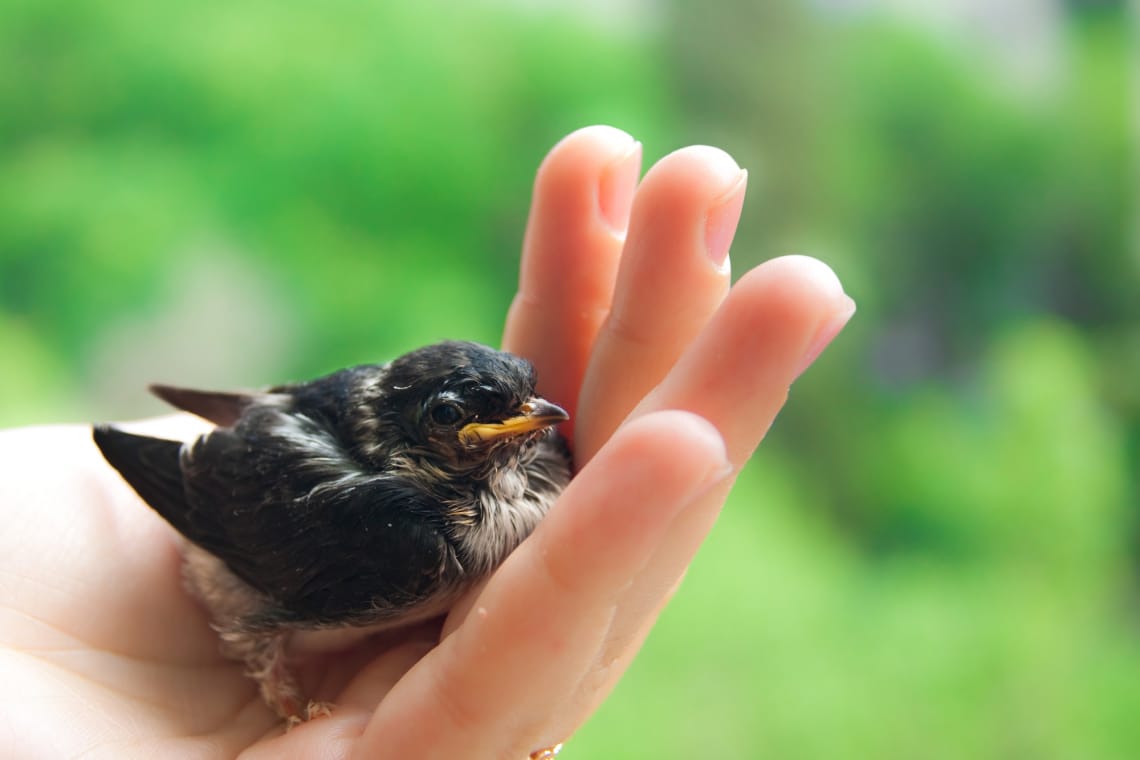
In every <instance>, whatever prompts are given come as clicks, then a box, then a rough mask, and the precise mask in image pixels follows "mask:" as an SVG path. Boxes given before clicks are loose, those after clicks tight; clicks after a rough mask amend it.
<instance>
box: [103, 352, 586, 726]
mask: <svg viewBox="0 0 1140 760" xmlns="http://www.w3.org/2000/svg"><path fill="white" fill-rule="evenodd" d="M150 390H151V392H152V393H154V394H155V395H156V396H158V397H159V398H160V399H162V400H164V401H166V402H167V403H169V404H171V405H172V406H174V407H177V408H179V409H182V410H184V411H187V412H191V413H193V414H195V415H197V416H199V417H202V418H204V419H206V420H208V421H210V422H212V423H214V427H213V428H212V429H210V430H209V431H208V432H206V433H204V434H202V435H200V436H198V437H197V438H195V439H193V440H191V441H189V442H182V441H173V440H166V439H161V438H154V437H150V436H144V435H137V434H133V433H130V432H127V431H125V430H122V429H120V428H118V427H116V426H114V425H109V424H97V425H94V426H93V428H92V431H93V433H92V435H93V439H94V442H95V444H96V445H97V447H98V448H99V450H100V451H101V452H102V455H103V457H104V458H105V459H106V461H107V462H108V463H109V464H110V465H111V466H112V467H113V468H114V469H115V470H117V471H118V473H119V474H120V475H121V476H122V478H123V479H124V480H125V481H126V483H127V484H128V485H129V486H131V487H132V488H133V489H134V490H135V492H137V494H138V495H139V496H140V497H141V498H142V500H143V501H144V502H146V504H148V505H149V506H150V507H151V508H152V509H153V510H154V511H155V512H157V513H158V514H159V515H160V516H161V517H162V518H163V519H164V520H165V521H166V522H167V523H169V524H170V526H171V527H173V528H174V530H175V531H177V532H178V533H179V534H181V538H182V540H181V541H180V544H181V547H182V576H183V580H184V585H185V587H186V588H187V590H188V591H189V592H190V594H191V595H192V596H194V597H195V598H196V599H198V600H199V602H200V603H201V604H202V605H203V606H204V607H205V608H206V610H207V611H208V613H209V616H210V620H211V625H212V627H213V628H214V630H215V631H216V632H217V633H218V636H219V639H220V649H221V652H222V654H223V655H224V656H226V657H228V658H230V659H232V660H237V661H240V662H242V663H244V665H245V669H246V673H247V675H249V676H250V677H251V678H252V679H253V680H254V681H255V682H256V683H257V685H258V687H259V691H260V693H261V696H262V698H263V699H264V701H265V702H266V704H267V705H268V706H269V707H270V708H271V709H272V710H274V711H275V712H276V713H277V714H278V715H279V716H280V717H282V718H284V719H286V721H287V722H288V724H289V725H295V724H296V723H299V722H302V721H305V720H308V719H310V718H313V717H317V716H318V715H322V714H327V713H328V711H329V710H330V709H331V705H328V704H327V703H323V702H319V701H316V700H310V699H307V698H306V695H305V694H304V692H303V690H302V688H301V686H300V684H299V682H298V679H297V677H296V675H295V673H296V670H297V667H298V665H299V664H301V663H303V655H299V654H297V652H295V651H294V650H295V649H298V648H299V647H298V646H297V645H298V642H301V641H304V642H305V646H304V649H305V651H310V652H311V651H321V650H322V649H325V648H327V649H336V648H343V646H344V645H345V644H344V642H346V641H354V640H356V639H362V638H365V637H367V636H369V635H372V634H374V633H376V632H379V631H385V630H391V629H395V628H398V627H401V626H409V625H413V624H415V623H418V622H423V621H425V620H430V619H432V618H436V617H439V616H442V615H443V614H445V613H446V612H447V611H448V610H449V609H450V608H451V606H453V605H454V603H455V602H456V600H457V599H458V597H459V596H460V595H462V594H463V592H464V591H466V590H468V589H470V588H471V587H472V586H473V585H474V584H475V583H477V582H478V581H479V580H480V579H482V578H484V577H486V576H487V575H488V574H489V573H490V572H491V571H493V570H494V569H495V568H496V567H497V566H498V565H499V564H500V563H501V562H502V561H503V560H504V559H505V558H506V557H507V555H509V554H510V553H511V551H513V550H514V549H515V547H517V546H518V545H519V544H520V543H521V542H522V541H523V540H524V539H525V538H526V537H527V536H528V535H529V534H530V533H531V532H532V531H533V530H534V528H535V527H536V526H537V525H538V523H539V521H540V520H541V519H542V518H543V516H544V515H545V514H546V512H547V511H548V510H549V509H550V507H551V505H552V504H553V503H554V501H555V499H556V498H557V497H558V495H559V493H561V491H562V489H563V488H564V487H565V486H566V484H567V483H568V482H569V480H570V477H571V468H570V453H569V448H568V445H567V443H566V441H565V439H564V438H563V437H562V436H561V435H560V434H559V433H558V432H557V428H556V426H557V425H558V424H559V423H561V422H564V421H565V420H567V419H568V418H569V416H568V414H567V413H566V411H565V410H564V409H563V408H562V407H561V406H558V405H557V404H555V403H553V402H551V401H548V400H546V399H544V398H542V397H540V396H539V395H538V394H537V392H536V372H535V368H534V366H533V365H532V364H531V363H530V362H529V361H527V360H525V359H523V358H521V357H518V356H515V355H513V354H510V353H507V352H504V351H499V350H496V349H493V348H489V347H487V346H484V345H481V344H478V343H472V342H465V341H444V342H441V343H435V344H432V345H429V346H425V347H423V348H419V349H416V350H414V351H411V352H409V353H406V354H404V355H403V356H400V357H399V358H396V359H394V360H392V361H391V362H388V363H385V364H363V365H359V366H354V367H349V368H347V369H342V370H340V371H337V372H334V373H332V374H329V375H326V376H323V377H320V378H317V379H315V380H311V381H308V382H300V383H293V384H287V385H279V386H274V387H270V388H268V389H265V390H261V391H253V392H218V391H201V390H192V389H188V388H182V387H177V386H172V385H151V386H150ZM346 632H347V633H348V634H349V635H348V636H346V635H345V634H346ZM299 657H301V658H302V660H301V661H299V660H298V658H299Z"/></svg>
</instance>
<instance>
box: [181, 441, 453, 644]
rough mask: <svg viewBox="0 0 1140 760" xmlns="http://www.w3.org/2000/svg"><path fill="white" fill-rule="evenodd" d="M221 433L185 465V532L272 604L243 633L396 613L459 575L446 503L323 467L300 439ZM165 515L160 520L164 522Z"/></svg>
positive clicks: (409, 485)
mask: <svg viewBox="0 0 1140 760" xmlns="http://www.w3.org/2000/svg"><path fill="white" fill-rule="evenodd" d="M252 430H253V428H249V429H247V428H245V427H244V425H243V426H239V428H238V430H237V431H234V430H229V429H217V430H215V431H213V432H211V433H209V434H207V435H205V436H203V437H202V438H200V439H199V440H198V441H197V442H196V443H195V444H194V446H193V448H191V449H190V450H189V452H188V453H187V455H186V456H185V457H184V458H183V473H184V480H185V484H186V494H187V502H188V505H189V509H187V511H186V513H185V518H184V519H183V520H182V522H181V524H179V523H178V522H175V521H174V520H172V519H170V518H169V517H168V518H167V519H168V520H170V522H171V524H172V525H174V526H175V527H176V528H178V529H179V530H180V531H181V532H182V533H183V535H185V536H186V537H187V538H188V539H190V540H191V541H193V542H194V543H196V544H198V545H200V546H201V547H202V548H204V549H206V550H207V551H209V552H211V553H212V554H214V555H216V556H217V557H219V558H221V559H222V560H223V561H224V562H225V563H226V565H227V566H228V567H229V568H230V569H231V570H232V571H233V572H234V573H235V574H236V575H237V576H238V577H240V578H241V579H242V580H244V581H246V582H247V583H249V584H250V585H251V586H253V587H254V588H256V589H257V590H259V591H261V592H262V593H264V594H267V595H268V596H270V597H272V598H273V599H274V600H275V601H276V602H277V606H276V607H275V609H274V610H272V611H267V612H265V613H264V615H265V617H264V618H263V619H260V620H247V621H245V624H246V625H247V627H257V626H259V625H264V626H266V627H269V626H272V625H274V624H279V623H282V622H290V621H309V622H311V621H318V620H327V621H330V622H331V621H338V622H344V621H346V620H347V619H348V618H350V617H352V616H353V615H364V614H365V613H367V615H371V616H373V617H375V615H376V612H377V610H387V611H391V612H392V614H398V613H399V612H401V611H403V610H404V609H406V608H407V607H408V606H410V605H412V604H414V603H415V602H416V601H417V600H419V599H421V598H422V597H423V596H424V595H425V594H426V593H427V592H428V591H429V590H431V589H432V587H433V584H435V583H438V582H439V581H440V580H441V576H443V575H446V574H447V573H452V574H454V573H455V572H456V571H457V569H458V563H457V561H456V560H455V552H454V550H452V549H451V546H450V544H449V542H448V540H447V536H446V533H445V525H446V523H445V520H444V512H443V507H442V506H441V505H440V504H439V503H438V502H437V501H436V500H435V499H434V498H432V497H431V496H430V495H428V494H427V493H426V492H425V491H423V490H422V489H420V488H418V487H417V486H416V485H415V484H414V483H413V482H411V481H409V480H406V479H403V478H399V477H393V476H389V475H384V474H381V473H375V472H366V471H363V470H361V469H360V468H359V465H355V464H354V463H351V462H348V461H347V455H346V462H345V463H344V465H343V467H341V468H330V467H329V462H328V457H327V455H328V454H329V451H328V450H325V449H322V450H320V451H319V452H318V453H320V454H321V455H322V456H321V457H319V458H318V457H314V456H313V450H312V449H311V448H310V447H308V446H306V445H302V444H304V443H305V441H304V439H301V438H291V437H287V436H280V435H260V434H259V435H258V436H257V437H256V440H254V434H253V433H252ZM164 516H166V515H164Z"/></svg>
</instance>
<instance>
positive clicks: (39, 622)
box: [0, 128, 852, 758]
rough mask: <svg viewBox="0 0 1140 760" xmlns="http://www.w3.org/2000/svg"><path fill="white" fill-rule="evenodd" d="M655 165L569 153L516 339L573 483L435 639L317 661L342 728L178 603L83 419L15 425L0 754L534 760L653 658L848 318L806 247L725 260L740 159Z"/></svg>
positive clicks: (534, 243) (547, 213)
mask: <svg viewBox="0 0 1140 760" xmlns="http://www.w3.org/2000/svg"><path fill="white" fill-rule="evenodd" d="M639 158H640V155H639V150H638V146H636V145H635V144H634V143H632V141H631V140H630V138H629V137H628V136H626V135H624V134H622V133H620V132H618V131H616V130H612V129H608V128H591V129H587V130H582V131H580V132H578V133H575V134H574V135H572V136H571V137H569V138H567V139H566V140H564V141H563V142H562V143H560V144H559V145H558V146H557V147H556V148H555V149H554V150H553V151H552V153H551V155H550V156H549V157H548V159H547V161H546V162H545V163H544V165H543V167H542V169H541V170H540V172H539V178H538V182H537V184H536V190H535V201H534V206H533V208H532V215H531V221H530V226H529V229H528V234H527V240H526V246H525V251H524V261H523V271H522V276H521V281H520V291H519V296H518V297H517V298H516V301H515V304H514V306H513V307H512V310H511V314H510V316H509V318H508V323H507V329H506V335H505V338H504V342H505V346H504V347H505V348H507V349H508V350H512V351H515V352H516V353H520V354H523V355H525V356H528V357H529V358H531V359H532V360H534V361H535V363H536V364H537V365H538V368H539V373H540V378H541V382H542V388H541V390H542V392H543V393H544V394H545V395H546V396H547V397H549V398H552V399H555V400H558V401H560V402H563V403H565V405H567V406H568V407H570V408H571V412H572V414H573V420H574V423H575V425H576V428H575V430H574V432H573V436H574V445H575V455H576V456H575V458H576V463H577V465H578V466H579V467H580V468H582V471H581V473H580V475H579V476H578V477H577V478H576V479H575V481H574V482H573V483H572V484H571V486H570V487H569V488H568V489H567V491H566V493H565V494H564V496H563V498H562V499H560V501H559V503H558V504H557V505H556V506H555V508H554V509H553V510H552V511H551V513H550V515H549V516H548V517H547V519H546V520H545V521H544V522H543V523H542V525H541V526H540V527H539V529H538V530H537V531H536V532H535V534H534V535H533V536H532V537H531V539H529V540H528V541H526V542H525V543H524V544H523V545H522V546H521V547H520V548H519V549H518V550H517V551H516V552H515V553H514V554H512V555H511V557H510V558H509V559H508V560H507V562H506V563H505V564H504V565H503V566H502V567H501V568H500V569H499V570H498V571H497V572H496V573H495V574H494V575H493V576H492V578H491V579H490V580H489V581H488V582H487V583H486V584H485V585H484V586H483V587H482V588H480V589H477V590H475V591H474V592H472V593H471V594H470V595H469V597H468V599H466V600H465V603H464V604H462V605H460V606H459V607H458V608H457V609H456V610H455V611H454V612H453V613H452V614H451V615H450V616H449V618H448V620H447V621H446V624H445V627H444V630H443V638H442V641H440V638H439V637H440V632H439V631H438V630H437V629H430V628H421V629H417V630H416V631H415V632H413V633H410V634H405V635H403V636H402V637H401V638H399V639H398V640H395V639H392V638H390V637H389V638H386V639H383V640H376V641H372V642H370V643H369V644H368V645H367V646H366V647H362V648H359V649H357V650H354V651H353V652H350V653H347V654H345V655H343V656H340V657H337V658H333V659H330V660H328V661H327V662H325V663H321V664H320V668H319V670H320V672H319V673H318V672H312V673H309V674H308V676H309V678H308V683H307V685H308V686H309V687H310V691H311V692H312V693H313V694H314V696H317V697H319V698H322V699H330V700H331V701H334V702H335V703H337V709H336V710H335V711H334V712H333V715H332V716H330V717H327V718H320V719H318V720H315V721H312V722H310V723H307V724H304V725H302V726H300V727H299V728H297V729H295V730H294V731H292V732H290V733H288V734H284V735H282V734H280V731H279V728H278V727H277V725H276V721H275V719H274V718H273V716H272V715H271V714H270V713H269V711H268V710H267V709H266V708H264V706H263V705H262V704H261V703H260V700H259V698H258V697H257V695H256V692H255V690H254V687H253V685H252V682H250V681H249V680H248V679H246V678H245V677H244V676H243V675H242V674H241V671H240V666H238V665H237V664H235V663H231V662H228V661H225V660H223V659H221V658H220V656H219V655H218V654H217V640H216V636H215V635H214V634H213V632H212V631H211V630H210V629H209V627H208V625H207V624H206V621H205V618H204V615H203V613H202V611H201V610H200V609H199V608H198V607H197V606H196V605H195V604H194V603H193V602H192V601H191V600H190V599H189V598H188V597H187V596H186V595H185V594H184V593H183V592H182V591H181V588H180V581H179V573H178V556H177V551H176V548H175V545H174V542H173V540H172V538H173V532H172V531H171V530H170V529H169V527H167V526H166V525H165V523H163V522H162V521H161V520H160V519H159V518H157V516H155V515H154V514H153V513H152V512H151V511H150V510H149V509H147V508H146V507H145V506H143V505H142V504H140V503H139V501H138V499H137V497H135V495H134V494H133V492H131V491H130V489H128V488H127V487H126V486H125V485H124V484H123V483H121V481H119V480H118V478H117V476H115V475H114V473H113V472H112V471H111V470H110V468H108V467H106V466H105V465H104V464H103V463H102V462H101V460H100V459H99V458H98V455H97V453H96V452H95V450H94V448H93V447H92V446H91V444H90V442H89V440H88V437H87V430H86V429H85V428H49V429H40V430H28V431H12V432H9V433H5V434H2V435H0V456H3V457H4V461H5V462H7V463H8V464H9V468H10V470H11V472H12V475H11V476H10V477H9V478H7V479H6V481H5V482H4V483H3V484H0V496H2V498H3V499H4V503H5V505H6V510H7V516H8V517H9V525H10V529H9V530H6V531H5V532H4V533H3V534H0V552H2V553H0V568H2V569H3V571H4V574H3V577H4V579H5V581H4V584H3V586H0V589H2V594H3V603H4V606H3V616H2V617H0V645H2V646H3V647H4V649H3V657H4V658H5V660H6V664H5V666H4V672H6V673H10V675H11V680H10V684H11V686H10V688H9V689H8V690H6V695H5V699H6V700H8V704H7V705H6V714H7V715H8V716H9V721H8V723H7V726H8V733H10V734H11V736H10V737H3V735H2V732H0V741H3V740H4V739H8V741H7V742H5V743H4V745H6V746H10V747H14V748H15V749H16V752H15V754H16V756H30V757H35V756H43V755H48V756H56V755H70V754H79V753H80V752H92V753H93V754H99V752H100V751H102V752H103V754H105V755H106V756H114V757H132V756H136V755H137V756H140V757H143V756H145V757H153V756H164V757H174V756H180V755H187V756H191V755H192V756H195V757H198V756H202V757H232V756H236V755H239V754H241V755H242V756H243V757H249V758H256V757H274V758H277V757H313V756H326V757H348V756H351V755H354V754H359V755H362V756H367V757H393V758H397V757H398V758H407V757H416V758H421V757H422V758H431V757H472V758H483V757H486V758H498V757H503V758H522V757H525V756H526V754H527V752H530V751H531V750H534V749H536V748H538V747H541V746H547V745H552V744H554V743H556V742H558V741H560V740H562V739H563V738H565V737H567V736H569V735H570V734H572V733H573V731H574V730H575V729H576V728H577V727H578V726H580V725H581V724H582V722H584V720H585V719H586V718H587V717H588V716H589V714H590V713H592V712H593V710H594V709H596V707H597V705H598V704H600V702H601V700H602V699H604V697H605V696H606V694H608V693H609V691H610V689H612V687H613V685H614V683H616V681H617V679H618V678H619V677H620V675H621V673H622V672H623V671H624V669H625V667H626V666H627V665H628V663H629V662H630V660H631V659H632V657H633V655H634V654H635V653H636V651H637V649H638V648H639V646H640V644H641V642H642V641H643V639H644V637H645V635H646V634H647V632H648V630H649V628H650V627H651V626H652V623H653V621H654V619H655V618H656V615H657V613H658V611H659V610H660V608H661V606H662V605H663V604H664V603H665V601H666V600H667V598H668V596H669V594H670V593H671V591H672V589H673V588H675V586H676V584H677V583H678V581H679V579H680V577H681V575H682V574H683V572H684V568H685V567H686V566H687V564H688V562H689V560H690V559H691V557H692V555H693V553H694V552H695V551H696V548H697V546H698V545H699V544H700V541H701V540H702V539H703V537H704V534H705V533H706V532H707V530H708V528H709V527H710V526H711V524H712V521H713V520H714V519H715V516H716V514H717V512H718V510H719V508H720V505H721V504H722V503H723V500H724V497H725V496H726V494H727V492H728V489H729V488H730V486H731V482H732V478H733V475H734V474H735V472H736V471H737V469H738V468H739V467H740V465H742V464H743V462H744V461H745V460H746V459H747V457H748V455H749V454H750V452H751V451H752V449H753V448H754V447H755V446H756V444H757V443H758V442H759V439H760V437H761V436H762V435H763V433H764V431H765V430H766V429H767V427H768V425H769V424H770V422H771V420H772V418H773V417H774V416H775V414H776V412H777V411H778V410H779V408H780V406H781V405H782V403H783V400H784V398H785V395H786V391H787V387H788V385H789V384H790V382H791V381H792V380H793V379H794V377H795V376H796V375H797V374H798V372H799V371H800V370H801V369H802V367H803V366H804V365H805V364H806V363H808V362H809V361H810V359H811V358H813V355H814V354H815V353H818V351H819V350H820V349H821V348H822V347H823V345H825V344H826V342H827V341H828V340H830V338H831V337H833V336H834V334H835V333H836V332H837V331H838V330H839V329H840V328H841V327H842V324H843V323H844V322H845V321H846V319H847V318H848V317H849V316H850V313H851V310H852V305H851V302H850V301H849V299H847V298H846V296H844V295H843V293H842V290H841V288H840V286H839V284H838V282H837V281H836V280H835V278H834V276H833V275H832V274H831V273H830V271H829V270H827V269H826V267H824V266H822V265H820V264H818V263H815V262H812V261H810V260H807V259H802V258H787V259H780V260H776V261H772V262H768V263H767V264H765V265H763V266H761V267H759V268H757V269H756V270H754V271H753V272H750V273H749V274H747V275H745V277H743V278H742V279H741V280H740V282H738V283H737V285H736V286H735V287H733V288H732V291H731V293H728V285H729V279H728V270H727V267H723V266H717V265H716V264H715V263H713V262H711V261H710V260H709V257H708V256H707V255H706V253H705V248H706V240H709V241H711V242H712V243H714V246H713V247H715V248H716V249H718V250H722V251H726V250H727V245H728V241H729V239H730V238H731V235H732V231H733V229H734V227H735V223H736V215H737V213H738V209H739V202H740V199H741V197H742V194H743V181H742V177H741V176H740V175H739V173H738V170H737V169H736V166H735V164H734V163H733V162H732V161H731V159H729V158H728V157H727V156H725V155H724V154H723V153H720V152H719V151H714V150H712V149H707V148H699V149H687V150H685V151H681V152H679V153H675V154H673V155H671V156H669V157H667V158H665V159H663V160H662V161H661V162H660V163H659V164H658V165H657V166H656V167H655V168H654V169H653V170H652V171H651V172H650V173H649V174H648V175H647V176H646V178H645V180H644V182H643V183H642V184H641V186H640V187H639V188H638V189H637V190H636V194H635V193H634V187H635V185H636V180H637V172H638V168H639V166H638V164H639ZM599 188H601V189H599ZM635 195H636V197H634V196H635ZM630 199H634V202H633V212H632V219H630V220H629V222H628V224H629V233H628V236H627V239H626V241H625V245H624V252H623V251H622V249H623V244H622V237H623V233H624V230H625V227H626V224H627V218H629V202H630ZM710 207H720V208H722V209H723V212H722V213H720V214H719V215H718V214H717V213H712V214H711V215H710V213H709V209H710ZM603 209H604V210H603ZM706 217H708V218H709V223H706ZM619 265H620V266H619ZM619 270H620V271H619ZM726 294H727V296H726ZM579 391H580V392H579ZM576 399H577V402H576V401H575V400H576ZM665 410H686V411H665ZM627 416H628V417H629V421H628V422H624V421H625V420H626V418H627ZM194 425H195V423H194V422H192V421H190V420H188V419H187V418H184V417H177V418H171V419H168V420H165V421H158V422H155V423H151V428H150V430H149V432H152V433H155V434H163V435H167V436H172V435H174V434H175V430H174V428H176V427H181V431H180V432H181V435H182V437H188V436H189V435H191V434H192V433H193V432H195V431H196V430H198V429H200V428H197V427H193V426H194ZM615 431H616V432H615ZM631 494H636V495H637V496H638V498H636V499H634V498H630V496H631ZM64 716H66V717H64ZM61 718H64V719H63V720H61Z"/></svg>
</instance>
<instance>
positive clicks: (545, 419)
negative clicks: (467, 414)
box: [459, 397, 570, 444]
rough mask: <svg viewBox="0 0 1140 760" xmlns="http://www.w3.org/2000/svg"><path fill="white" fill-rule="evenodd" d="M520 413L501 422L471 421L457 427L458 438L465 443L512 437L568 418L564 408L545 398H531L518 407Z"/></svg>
mask: <svg viewBox="0 0 1140 760" xmlns="http://www.w3.org/2000/svg"><path fill="white" fill-rule="evenodd" d="M519 412H520V414H518V415H516V416H514V417H508V418H507V419H505V420H503V421H502V422H472V423H470V424H468V425H464V426H463V427H462V428H460V429H459V440H460V441H462V442H463V443H465V444H473V443H478V442H480V441H484V442H486V441H494V440H498V439H500V438H514V437H515V436H518V435H522V434H523V433H530V432H532V431H534V430H542V429H543V428H547V427H550V426H551V425H557V424H558V423H559V422H565V421H566V420H568V419H570V415H569V414H567V413H566V410H565V409H563V408H562V407H560V406H558V405H557V404H552V403H550V402H549V401H547V400H546V399H541V398H537V397H536V398H532V399H530V400H529V401H527V402H526V403H525V404H523V405H522V406H521V407H519Z"/></svg>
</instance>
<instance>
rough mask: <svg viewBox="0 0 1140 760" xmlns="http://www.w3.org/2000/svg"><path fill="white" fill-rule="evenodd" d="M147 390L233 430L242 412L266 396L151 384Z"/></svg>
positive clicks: (174, 404) (183, 408)
mask: <svg viewBox="0 0 1140 760" xmlns="http://www.w3.org/2000/svg"><path fill="white" fill-rule="evenodd" d="M149 388H150V392H151V393H153V394H154V395H155V396H158V397H159V398H160V399H162V400H163V401H165V402H166V403H168V404H170V405H171V406H173V407H175V408H177V409H181V410H182V411H184V412H190V413H191V414H195V415H197V416H199V417H201V418H202V419H205V420H209V421H210V422H212V423H214V424H215V425H221V426H222V427H232V426H233V425H234V424H235V423H236V422H237V421H238V419H239V418H241V415H242V412H244V411H245V410H246V409H247V408H249V406H250V405H251V404H253V403H255V402H257V401H259V400H262V399H264V397H265V394H258V393H252V392H251V393H243V392H234V393H230V392H225V391H199V390H194V389H192V388H178V387H176V386H173V385H162V384H160V383H152V384H151V385H150V386H149Z"/></svg>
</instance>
